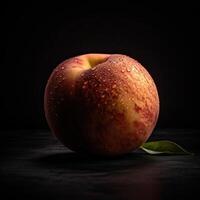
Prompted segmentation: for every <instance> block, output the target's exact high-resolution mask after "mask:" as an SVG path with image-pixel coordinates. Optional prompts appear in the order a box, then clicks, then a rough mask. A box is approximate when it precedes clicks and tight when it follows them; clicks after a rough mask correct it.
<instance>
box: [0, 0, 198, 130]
mask: <svg viewBox="0 0 200 200" xmlns="http://www.w3.org/2000/svg"><path fill="white" fill-rule="evenodd" d="M1 13H3V16H2V17H1V19H3V23H2V24H1V27H2V29H1V32H2V33H3V36H1V40H2V42H1V47H3V55H4V56H3V59H2V60H1V61H2V62H1V63H2V65H1V66H2V67H1V82H2V83H1V86H2V89H1V101H2V103H1V114H0V116H1V119H0V120H1V129H25V128H33V129H36V128H47V124H46V121H45V118H44V113H43V93H44V87H45V84H46V81H47V79H48V76H49V75H50V73H51V71H52V69H53V68H54V67H55V66H56V65H57V64H59V63H60V62H61V61H63V60H64V59H66V58H69V57H72V56H75V55H79V54H85V53H89V52H99V53H121V54H127V55H129V56H131V57H133V58H136V59H137V60H138V61H140V62H141V63H142V64H143V65H144V66H145V67H146V68H147V70H148V71H149V72H150V73H151V75H152V76H153V78H154V80H155V82H156V84H157V87H158V91H159V95H160V102H161V110H160V117H159V121H158V125H157V126H158V127H160V128H172V127H174V128H194V127H198V121H199V111H200V109H199V97H198V92H199V85H198V82H199V78H198V76H199V75H198V67H199V62H198V51H199V50H196V49H198V47H199V45H198V43H199V35H198V32H197V28H198V24H199V21H198V16H197V15H198V9H197V6H196V5H188V4H184V3H181V5H173V4H164V3H163V4H160V5H158V4H154V5H153V4H149V5H148V4H139V3H137V4H136V3H135V4H133V3H132V4H130V3H129V4H125V2H121V3H120V4H119V3H117V2H115V3H112V4H110V5H108V4H107V3H105V2H99V1H98V2H95V1H94V2H93V3H90V2H87V1H84V3H80V2H75V3H74V5H72V4H70V5H67V4H66V5H64V4H63V5H58V4H50V3H47V4H46V5H41V4H31V3H30V2H29V3H24V4H18V3H16V4H11V3H9V4H8V5H5V6H3V7H2V12H1Z"/></svg>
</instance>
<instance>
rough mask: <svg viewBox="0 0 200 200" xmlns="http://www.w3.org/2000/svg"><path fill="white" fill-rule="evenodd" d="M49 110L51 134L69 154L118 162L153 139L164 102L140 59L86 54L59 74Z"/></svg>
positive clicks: (48, 94) (50, 89) (51, 84)
mask: <svg viewBox="0 0 200 200" xmlns="http://www.w3.org/2000/svg"><path fill="white" fill-rule="evenodd" d="M44 108H45V115H46V119H47V122H48V125H49V127H50V129H51V130H52V132H53V133H54V134H55V135H56V137H57V138H58V139H59V140H60V141H61V142H62V143H63V144H64V145H65V146H67V147H68V148H69V149H71V150H73V151H76V152H79V153H89V154H94V155H102V156H117V155H122V154H126V153H129V152H131V151H133V150H135V149H137V148H139V147H140V146H141V145H142V144H143V143H144V142H145V141H146V140H147V139H148V138H149V136H150V135H151V133H152V131H153V129H154V127H155V125H156V122H157V119H158V115H159V97H158V92H157V89H156V85H155V83H154V81H153V79H152V77H151V76H150V75H149V73H148V72H147V70H146V69H145V68H144V67H143V66H142V65H141V64H140V63H139V62H137V61H136V60H135V59H132V58H130V57H128V56H125V55H120V54H111V55H108V54H86V55H81V56H77V57H74V58H71V59H68V60H66V61H64V62H62V63H61V64H60V65H59V66H58V67H56V68H55V69H54V71H53V72H52V74H51V76H50V78H49V80H48V83H47V85H46V89H45V97H44Z"/></svg>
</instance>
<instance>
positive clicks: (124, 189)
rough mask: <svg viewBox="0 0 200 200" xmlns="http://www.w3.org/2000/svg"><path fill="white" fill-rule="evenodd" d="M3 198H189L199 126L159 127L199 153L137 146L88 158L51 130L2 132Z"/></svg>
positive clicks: (195, 187)
mask: <svg viewBox="0 0 200 200" xmlns="http://www.w3.org/2000/svg"><path fill="white" fill-rule="evenodd" d="M0 134H1V141H0V148H1V149H0V153H1V154H0V155H1V157H0V184H1V187H0V191H1V196H2V195H3V196H4V198H3V199H11V198H13V199H17V198H20V199H36V198H37V199H38V198H44V199H74V200H75V199H81V200H82V199H95V200H96V199H97V200H102V199H104V200H107V199H109V200H112V199H115V200H118V199H120V200H121V199H126V200H129V199H130V200H133V199H140V200H143V199H154V200H157V199H190V198H193V197H194V195H196V194H198V193H199V191H200V185H199V183H200V147H199V146H200V145H199V144H200V131H198V130H175V129H173V130H172V129H169V130H160V131H156V132H154V133H153V135H152V137H151V138H150V140H157V139H170V140H172V141H174V142H177V143H178V144H180V145H182V146H183V147H185V148H186V149H187V150H189V151H192V152H194V153H195V155H194V156H181V155H179V156H177V155H176V156H151V155H147V154H145V153H143V152H142V151H136V152H133V153H131V154H129V155H126V156H123V157H119V158H113V159H103V158H101V159H100V158H89V157H85V156H80V155H77V154H76V153H73V152H71V151H69V150H68V149H66V148H65V147H64V146H63V145H62V144H60V143H59V142H58V141H57V140H56V139H55V138H54V136H52V135H51V134H50V133H49V132H48V131H30V130H29V131H26V130H24V131H1V133H0Z"/></svg>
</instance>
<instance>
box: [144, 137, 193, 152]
mask: <svg viewBox="0 0 200 200" xmlns="http://www.w3.org/2000/svg"><path fill="white" fill-rule="evenodd" d="M140 149H142V150H143V151H145V152H147V153H149V154H153V155H155V154H187V155H188V154H189V155H193V154H192V153H190V152H188V151H187V150H185V149H184V148H182V147H181V146H180V145H178V144H176V143H174V142H171V141H168V140H160V141H152V142H146V143H144V144H143V145H142V146H141V147H140Z"/></svg>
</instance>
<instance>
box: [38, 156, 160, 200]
mask: <svg viewBox="0 0 200 200" xmlns="http://www.w3.org/2000/svg"><path fill="white" fill-rule="evenodd" d="M38 162H39V163H40V164H41V167H42V168H46V167H50V168H51V173H56V174H58V176H59V180H60V181H61V182H62V183H63V187H64V186H66V185H68V183H69V182H70V185H68V188H67V189H65V192H67V193H68V194H70V193H71V195H72V196H73V194H74V191H75V190H76V189H77V190H78V191H79V195H80V197H94V196H96V195H97V196H98V197H101V198H104V199H126V200H129V199H131V200H133V199H140V200H143V199H147V198H148V199H154V200H157V199H160V196H161V195H160V189H161V185H160V181H159V179H158V176H159V174H160V169H159V166H158V165H157V164H156V162H155V160H154V159H153V158H152V157H150V156H146V155H142V154H139V155H138V154H129V155H126V156H124V157H121V158H114V159H111V160H110V159H94V158H88V157H81V156H78V155H77V154H75V153H66V154H53V155H48V156H45V157H42V158H40V159H39V160H38ZM52 169H53V170H52ZM57 178H58V177H57ZM57 178H56V179H57ZM70 188H71V189H70ZM75 188H76V189H75ZM78 188H79V189H78ZM76 198H78V196H76ZM95 199H96V198H95Z"/></svg>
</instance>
